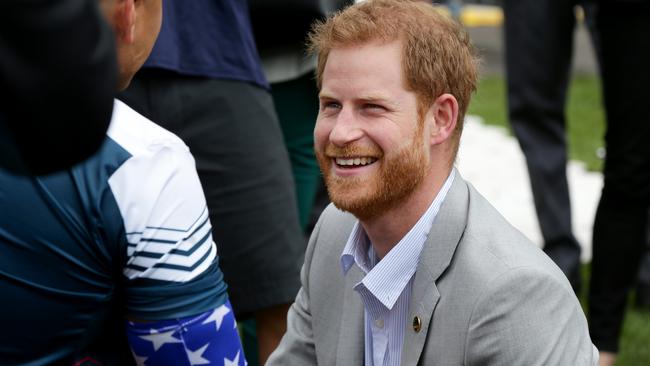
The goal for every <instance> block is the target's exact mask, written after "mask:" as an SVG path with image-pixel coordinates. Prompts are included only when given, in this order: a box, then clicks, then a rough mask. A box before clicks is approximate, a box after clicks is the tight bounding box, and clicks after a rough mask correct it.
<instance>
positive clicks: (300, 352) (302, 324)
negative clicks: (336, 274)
mask: <svg viewBox="0 0 650 366" xmlns="http://www.w3.org/2000/svg"><path fill="white" fill-rule="evenodd" d="M324 216H325V215H324V214H323V215H321V217H320V219H319V220H318V223H317V224H316V226H315V227H314V230H313V231H312V235H311V237H310V238H309V245H308V246H307V251H306V253H305V263H304V264H303V266H302V271H301V273H300V281H301V284H302V286H301V288H300V290H299V291H298V295H297V296H296V300H295V302H294V303H293V305H291V308H290V309H289V313H288V314H287V332H286V333H285V335H284V337H282V341H281V342H280V345H279V346H278V348H277V349H276V350H275V351H274V352H273V353H272V354H271V356H270V357H269V359H268V361H267V363H266V365H267V366H291V365H296V366H308V365H317V360H316V348H315V344H314V334H313V330H312V317H311V309H310V307H311V304H310V297H309V294H310V290H309V274H310V266H311V261H312V258H313V256H314V251H315V246H316V243H317V242H318V236H319V233H320V228H321V225H322V221H323V217H324Z"/></svg>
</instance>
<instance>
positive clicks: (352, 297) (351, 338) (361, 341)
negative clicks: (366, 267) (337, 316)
mask: <svg viewBox="0 0 650 366" xmlns="http://www.w3.org/2000/svg"><path fill="white" fill-rule="evenodd" d="M362 279H363V272H361V270H360V269H359V268H357V266H352V267H351V268H350V270H349V271H348V273H347V274H346V275H345V285H344V286H345V289H344V295H343V307H342V312H343V314H341V326H340V328H339V329H340V332H339V339H338V348H337V349H338V351H337V357H336V364H337V365H341V366H348V365H363V364H364V348H365V334H364V326H363V325H364V323H363V320H364V312H363V303H362V302H361V298H360V296H359V294H357V293H356V292H355V291H354V289H353V287H354V285H356V284H357V283H359V282H360V281H361V280H362Z"/></svg>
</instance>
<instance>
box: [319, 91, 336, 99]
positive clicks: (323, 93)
mask: <svg viewBox="0 0 650 366" xmlns="http://www.w3.org/2000/svg"><path fill="white" fill-rule="evenodd" d="M318 99H336V98H335V97H333V96H331V95H330V94H328V93H327V92H322V91H321V92H320V93H318Z"/></svg>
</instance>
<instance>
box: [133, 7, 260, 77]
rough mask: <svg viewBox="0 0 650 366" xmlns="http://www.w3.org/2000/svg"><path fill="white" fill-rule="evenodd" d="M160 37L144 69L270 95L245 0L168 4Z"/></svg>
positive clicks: (164, 9) (164, 10)
mask: <svg viewBox="0 0 650 366" xmlns="http://www.w3.org/2000/svg"><path fill="white" fill-rule="evenodd" d="M163 14H164V15H165V16H164V17H163V21H162V26H161V28H160V34H159V35H158V39H157V40H156V44H155V45H154V47H153V50H152V51H151V55H149V59H148V60H147V62H146V63H145V64H144V67H145V68H146V67H156V68H162V69H165V70H171V71H176V72H178V73H180V74H183V75H191V76H204V77H210V78H216V79H227V80H237V81H244V82H248V83H252V84H254V85H257V86H260V87H262V88H266V89H268V87H269V86H268V83H267V82H266V78H265V77H264V71H263V70H262V64H261V61H260V58H259V55H258V53H257V47H256V46H255V40H254V38H253V30H252V26H251V22H250V17H249V14H248V1H245V0H192V1H184V0H168V1H163Z"/></svg>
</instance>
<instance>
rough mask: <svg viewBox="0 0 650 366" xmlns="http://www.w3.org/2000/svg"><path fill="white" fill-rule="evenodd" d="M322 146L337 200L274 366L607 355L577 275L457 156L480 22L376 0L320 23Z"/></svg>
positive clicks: (315, 42)
mask: <svg viewBox="0 0 650 366" xmlns="http://www.w3.org/2000/svg"><path fill="white" fill-rule="evenodd" d="M311 46H312V50H313V51H314V52H316V53H317V54H318V57H319V65H318V70H317V72H318V74H317V78H318V82H319V85H320V113H319V116H318V120H317V123H316V129H315V132H314V136H315V150H316V153H317V157H318V160H319V163H320V166H321V170H322V171H323V175H324V177H325V180H326V183H327V187H328V191H329V195H330V198H331V200H332V202H333V205H332V206H330V207H328V208H327V209H326V210H325V211H324V213H323V214H322V215H321V218H320V220H319V222H318V224H317V226H316V228H315V229H314V232H313V233H312V237H311V240H310V243H309V247H308V249H307V253H306V257H305V264H304V266H303V270H302V278H301V279H302V288H301V290H300V292H299V293H298V296H297V297H296V300H295V303H294V304H293V306H292V308H291V310H290V312H289V318H288V330H287V334H286V335H285V337H284V338H283V340H282V342H281V344H280V346H279V348H278V349H277V350H276V351H275V352H274V354H273V355H272V356H271V358H270V359H269V364H270V365H316V364H318V365H335V364H336V365H362V364H365V365H367V366H368V365H374V366H378V365H415V364H424V365H461V364H464V365H594V364H596V363H597V358H598V356H597V351H596V349H595V348H594V347H593V345H592V343H591V340H590V338H589V334H588V330H587V322H586V320H585V316H584V314H583V312H582V309H581V307H580V304H579V303H578V301H577V298H576V297H575V295H574V294H573V290H572V289H571V286H570V284H569V283H568V281H567V279H566V277H565V276H564V275H563V274H562V272H561V271H560V270H559V269H558V268H557V266H555V264H554V263H553V262H552V261H551V260H550V259H549V258H548V257H547V256H546V255H545V254H544V253H543V252H542V251H541V250H540V249H539V248H537V247H536V246H535V245H534V244H533V243H531V242H530V241H529V240H528V239H526V238H525V237H524V236H523V235H522V234H521V233H519V232H518V231H517V230H516V229H514V228H513V227H512V226H510V225H509V224H508V223H507V222H506V221H505V220H504V219H503V218H502V217H501V215H499V213H498V212H496V210H495V209H494V208H493V207H492V206H490V204H489V203H488V202H487V201H486V200H485V199H484V198H483V197H482V196H481V195H480V194H479V193H478V192H477V191H476V190H475V189H474V188H473V187H472V186H471V185H470V184H469V183H467V182H465V181H464V180H463V178H462V177H461V176H460V174H459V173H458V171H456V169H455V168H454V167H453V162H454V160H455V157H456V153H457V150H458V145H459V141H460V135H461V130H462V122H463V117H464V114H465V112H466V110H467V106H468V103H469V100H470V95H471V93H472V92H473V91H474V89H475V85H476V79H477V70H476V68H477V66H476V65H477V61H476V59H475V57H474V52H473V48H472V46H471V44H470V42H469V39H468V38H467V35H466V33H465V32H463V31H462V29H461V28H460V27H459V26H458V25H457V24H456V23H453V22H452V21H451V20H448V19H447V18H445V17H443V16H441V15H439V14H438V13H436V12H435V10H434V9H433V8H432V7H431V6H430V5H428V4H426V3H422V2H413V1H404V0H402V1H400V0H375V1H373V0H369V1H366V2H363V3H360V4H357V5H354V6H352V7H350V8H348V9H346V10H345V11H344V12H342V13H340V14H338V15H336V16H334V17H332V18H330V19H328V20H327V21H326V22H325V23H323V24H320V25H318V26H316V27H315V29H314V32H313V33H312V35H311Z"/></svg>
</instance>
